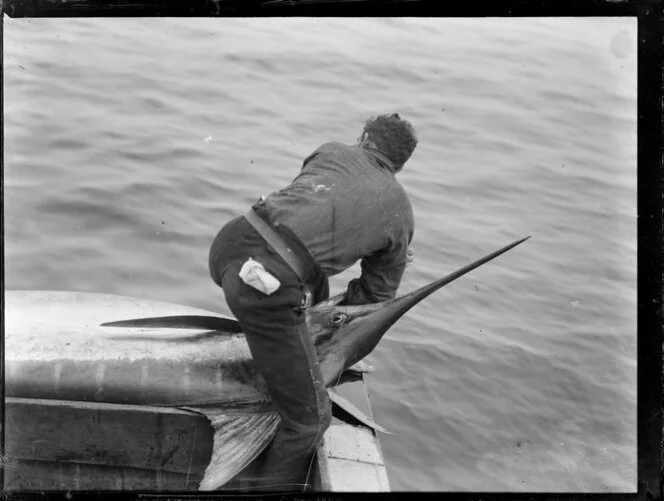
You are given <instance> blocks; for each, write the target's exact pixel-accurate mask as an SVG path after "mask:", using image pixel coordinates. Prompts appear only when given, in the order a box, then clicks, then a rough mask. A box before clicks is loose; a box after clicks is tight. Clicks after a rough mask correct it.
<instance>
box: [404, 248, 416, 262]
mask: <svg viewBox="0 0 664 501" xmlns="http://www.w3.org/2000/svg"><path fill="white" fill-rule="evenodd" d="M413 261H415V249H413V246H412V245H410V246H408V254H407V255H406V266H408V265H409V264H410V263H412V262H413Z"/></svg>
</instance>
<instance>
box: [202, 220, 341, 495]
mask: <svg viewBox="0 0 664 501" xmlns="http://www.w3.org/2000/svg"><path fill="white" fill-rule="evenodd" d="M259 213H260V212H259ZM278 231H279V233H280V234H281V235H282V237H283V238H284V239H285V240H286V241H287V242H288V244H289V246H290V247H291V249H293V251H294V252H296V253H297V254H298V255H299V256H300V258H301V259H302V260H303V262H304V263H305V266H306V267H307V268H308V270H307V274H308V275H309V276H308V277H306V278H305V280H306V282H307V284H303V283H301V282H300V279H299V278H298V277H297V275H296V274H295V273H294V272H293V270H292V269H291V268H290V267H289V266H288V265H287V264H286V262H285V261H284V260H283V259H282V258H281V257H280V256H279V255H278V254H277V253H276V252H274V251H273V250H272V249H271V248H270V247H269V246H267V244H266V243H265V241H264V240H263V239H262V237H261V236H260V235H259V234H258V233H257V232H256V231H255V230H254V229H253V227H252V226H251V225H250V224H249V223H248V222H247V220H246V219H244V217H239V218H236V219H234V220H232V221H230V222H229V223H228V224H226V226H224V227H223V228H222V229H221V231H220V232H219V234H218V235H217V237H216V239H215V241H214V243H213V244H212V248H211V249H210V273H211V275H212V278H213V280H214V281H215V282H216V283H217V284H218V285H220V286H221V287H222V288H223V290H224V295H225V297H226V302H227V303H228V306H229V308H230V309H231V311H232V312H233V315H235V317H236V318H237V319H238V321H239V322H240V325H241V326H242V329H243V331H244V333H245V336H246V339H247V343H248V344H249V349H250V350H251V355H252V357H253V359H254V361H255V363H256V367H257V368H258V371H259V372H260V374H261V375H262V376H263V378H264V379H265V381H266V383H267V387H268V390H269V392H270V397H271V398H272V401H273V404H274V405H275V408H276V410H277V411H278V412H279V415H280V416H281V419H282V422H281V425H280V427H279V430H278V431H277V434H276V436H275V438H274V441H273V442H272V443H271V445H270V446H268V448H267V449H266V450H265V452H264V453H263V454H262V455H261V456H259V457H258V458H257V459H256V460H255V461H254V463H252V465H250V467H249V468H248V469H247V470H250V471H251V476H252V478H254V479H255V480H254V481H253V482H251V483H250V484H249V486H250V487H251V488H252V489H253V488H255V489H257V490H263V491H265V490H275V491H276V490H290V491H293V490H296V491H302V490H304V488H305V487H306V483H307V478H308V474H309V472H310V469H311V465H312V460H313V453H314V451H315V449H316V446H317V444H318V442H319V440H320V439H321V437H322V436H323V433H324V432H325V430H326V429H327V427H328V426H329V424H330V420H331V407H330V401H329V398H328V395H327V390H326V388H325V385H324V384H323V378H322V375H321V372H320V368H319V366H318V361H317V358H316V353H315V350H314V346H313V342H312V340H311V337H310V336H309V334H308V332H307V329H306V326H305V324H304V315H303V313H302V311H301V306H302V304H303V300H304V297H305V286H306V287H307V288H308V289H309V290H311V291H312V293H313V296H314V297H313V304H315V303H317V302H319V301H321V300H323V299H326V298H327V297H328V295H329V288H328V282H327V278H326V277H325V276H324V274H323V273H322V272H321V271H320V268H319V267H318V266H317V265H316V263H315V261H314V260H313V258H312V257H311V255H310V254H309V253H308V251H307V250H306V248H305V247H304V246H303V245H302V244H301V242H299V240H297V237H295V235H294V234H293V233H292V232H290V231H289V230H288V229H287V228H284V227H280V228H278ZM250 257H251V258H253V259H255V260H256V261H258V262H260V263H261V264H262V265H263V266H264V267H265V269H266V270H267V271H268V272H269V273H271V274H272V275H273V276H275V277H276V278H277V279H278V280H279V281H280V282H281V286H280V287H279V289H277V291H276V292H274V293H272V294H271V295H269V296H268V295H265V294H264V293H262V292H260V291H258V290H256V289H254V288H253V287H251V286H249V285H247V284H245V283H244V282H243V281H242V279H240V277H239V275H238V274H239V272H240V268H241V267H242V265H243V264H244V262H245V261H247V259H248V258H250Z"/></svg>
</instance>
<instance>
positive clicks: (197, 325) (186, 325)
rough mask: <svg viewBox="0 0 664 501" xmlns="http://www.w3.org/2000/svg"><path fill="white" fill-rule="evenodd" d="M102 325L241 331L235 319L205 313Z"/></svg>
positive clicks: (139, 319) (121, 321)
mask: <svg viewBox="0 0 664 501" xmlns="http://www.w3.org/2000/svg"><path fill="white" fill-rule="evenodd" d="M101 326H102V327H139V328H140V327H142V328H145V329H149V328H166V329H205V330H212V331H224V332H231V333H237V332H242V327H240V323H239V322H238V321H237V320H233V319H232V318H223V317H213V316H205V315H175V316H168V317H150V318H132V319H128V320H117V321H114V322H105V323H103V324H101Z"/></svg>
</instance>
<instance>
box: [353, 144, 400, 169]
mask: <svg viewBox="0 0 664 501" xmlns="http://www.w3.org/2000/svg"><path fill="white" fill-rule="evenodd" d="M362 149H363V150H364V151H366V152H367V154H369V156H371V157H373V158H374V159H375V160H376V162H378V164H379V165H380V166H381V167H383V168H385V169H387V170H389V171H390V172H391V173H392V174H396V172H397V167H396V165H394V163H393V162H392V160H390V159H389V158H388V157H387V155H385V153H383V152H382V151H380V150H377V149H376V148H371V147H362Z"/></svg>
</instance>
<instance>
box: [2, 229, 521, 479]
mask: <svg viewBox="0 0 664 501" xmlns="http://www.w3.org/2000/svg"><path fill="white" fill-rule="evenodd" d="M528 238H530V237H526V238H523V239H521V240H517V241H515V242H513V243H511V244H509V245H507V246H505V247H503V248H501V249H499V250H497V251H495V252H492V253H490V254H488V255H486V256H485V257H483V258H481V259H478V260H477V261H474V262H472V263H470V264H468V265H466V266H464V267H462V268H460V269H458V270H457V271H455V272H453V273H450V274H449V275H446V276H444V277H442V278H440V279H438V280H436V281H434V282H431V283H430V284H428V285H425V286H423V287H421V288H419V289H416V290H414V291H412V292H410V293H408V294H406V295H404V296H400V297H397V298H394V299H390V300H387V301H384V302H380V303H374V304H367V305H356V306H348V305H344V304H343V301H344V294H340V295H337V296H334V297H332V298H330V299H327V300H324V301H322V302H320V303H318V304H316V305H314V306H312V307H310V308H308V309H306V310H305V312H304V315H305V322H306V326H307V329H308V331H309V333H310V335H311V336H312V339H313V343H314V346H315V348H316V353H317V356H318V361H319V363H320V367H321V371H322V374H323V378H324V381H325V384H326V386H327V387H328V388H329V389H330V397H331V400H332V401H333V402H334V403H335V404H336V405H339V406H340V407H342V408H343V409H344V410H346V411H347V412H349V413H350V414H352V415H354V416H355V417H356V418H357V419H359V420H360V421H362V422H364V423H365V424H367V425H369V426H371V427H373V428H375V429H378V430H379V431H383V430H382V428H381V427H380V426H378V425H377V424H375V423H374V422H373V421H371V420H370V418H368V417H367V416H365V415H363V414H362V413H361V412H360V411H359V410H358V409H356V408H354V407H353V406H352V404H350V402H347V401H345V400H344V399H343V398H341V396H340V395H338V394H336V393H335V392H334V390H333V387H334V386H335V385H336V384H337V383H338V382H339V381H340V378H341V375H342V374H343V373H344V371H346V370H348V369H349V368H351V367H352V366H354V365H355V364H356V363H357V362H359V361H361V360H362V359H363V358H364V357H366V356H367V355H368V354H369V353H371V351H372V350H373V349H374V348H375V347H376V345H377V344H378V342H379V341H380V339H381V338H382V336H383V335H384V334H385V332H386V331H387V330H388V329H389V328H390V327H391V326H392V325H393V324H394V323H395V322H396V321H397V320H398V319H399V318H400V317H401V316H402V315H403V314H404V313H406V312H407V311H408V310H409V309H410V308H412V307H413V306H414V305H415V304H417V303H418V302H420V301H421V300H422V299H424V298H426V297H427V296H429V295H430V294H431V293H433V292H434V291H436V290H438V289H440V288H441V287H443V286H445V285H447V284H449V283H450V282H452V281H453V280H456V279H457V278H459V277H461V276H462V275H464V274H466V273H468V272H470V271H471V270H473V269H475V268H477V267H479V266H481V265H483V264H485V263H487V262H488V261H490V260H492V259H494V258H496V257H497V256H499V255H501V254H503V253H505V252H507V251H508V250H510V249H512V248H513V247H515V246H517V245H519V244H520V243H522V242H524V241H525V240H527V239H528ZM5 394H6V396H7V397H18V398H35V399H59V400H70V401H71V400H73V401H94V402H105V403H118V404H132V405H149V406H167V407H173V408H180V409H187V410H191V411H194V412H199V413H202V414H204V415H205V416H206V417H207V418H208V419H209V420H210V421H211V423H212V426H213V428H214V430H215V435H214V445H213V453H212V458H211V460H210V464H209V465H208V467H207V469H206V472H205V475H204V478H203V480H202V482H201V485H200V486H199V488H200V489H201V490H210V489H216V488H219V487H221V486H222V485H224V484H225V483H226V482H228V481H229V480H230V479H231V478H233V477H234V476H235V475H236V474H237V473H238V472H240V471H241V470H242V469H243V468H244V467H245V466H247V465H248V464H249V463H250V462H251V461H252V460H253V459H254V458H255V457H256V456H258V454H260V452H261V451H262V450H263V449H264V448H265V447H266V446H267V445H268V444H269V443H270V441H271V440H272V438H273V437H274V434H275V433H276V430H277V428H278V426H279V420H280V418H279V416H278V414H277V413H276V412H275V410H274V409H273V408H272V406H271V402H270V398H269V395H268V392H267V387H266V385H265V382H264V380H263V379H262V378H261V376H260V375H259V374H258V373H257V371H256V369H255V367H254V364H253V361H252V359H251V354H250V352H249V348H248V345H247V343H246V340H245V339H244V335H243V334H242V332H241V328H240V325H239V323H238V322H237V321H236V320H234V319H232V318H228V317H222V316H219V315H218V314H216V313H213V312H208V311H205V310H200V309H196V308H189V307H186V306H180V305H174V304H171V303H162V302H156V301H148V300H142V299H136V298H129V297H125V296H117V295H109V294H96V293H84V292H65V291H7V292H6V294H5Z"/></svg>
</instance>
